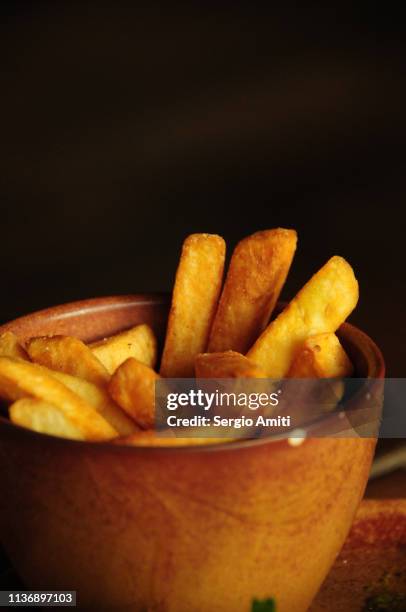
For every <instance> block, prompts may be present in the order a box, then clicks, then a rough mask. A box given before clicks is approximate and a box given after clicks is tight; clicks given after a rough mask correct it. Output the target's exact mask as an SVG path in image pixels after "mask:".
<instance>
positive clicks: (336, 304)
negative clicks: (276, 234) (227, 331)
mask: <svg viewBox="0 0 406 612" xmlns="http://www.w3.org/2000/svg"><path fill="white" fill-rule="evenodd" d="M357 301H358V283H357V280H356V278H355V276H354V272H353V270H352V268H351V266H350V265H349V264H348V263H347V262H346V261H345V259H343V258H342V257H337V256H336V257H332V258H331V259H330V260H329V261H328V262H327V263H326V264H325V265H324V266H323V267H322V268H321V269H320V270H319V271H318V272H317V273H316V274H315V275H314V276H313V277H312V278H311V279H310V280H309V281H308V282H307V283H306V285H305V286H304V287H303V288H302V289H301V290H300V291H299V293H298V294H297V295H296V297H295V298H294V299H293V300H292V301H291V302H290V304H289V305H288V306H287V307H286V308H285V310H284V311H283V312H281V314H280V315H279V316H278V317H277V318H276V319H275V320H274V321H272V322H271V323H270V324H269V325H268V327H267V328H266V329H265V331H264V332H263V333H262V334H261V336H260V337H259V338H258V340H257V341H256V342H255V344H254V346H253V347H252V348H251V349H250V350H249V351H248V353H247V357H248V358H249V359H250V360H251V361H253V362H254V363H257V364H258V365H260V366H261V367H262V368H263V369H264V370H265V372H266V374H267V376H269V377H270V378H282V377H283V376H286V374H287V373H288V370H289V368H290V366H291V363H292V360H293V357H294V354H295V352H296V351H297V349H298V348H299V346H300V344H302V343H303V342H304V341H305V340H306V338H308V337H309V336H314V335H315V334H319V333H327V332H335V331H336V329H337V328H338V327H339V326H340V325H341V323H343V322H344V321H345V319H346V318H347V317H348V315H349V314H350V313H351V311H352V310H353V309H354V308H355V306H356V304H357Z"/></svg>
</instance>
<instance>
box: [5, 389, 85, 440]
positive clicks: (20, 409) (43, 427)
mask: <svg viewBox="0 0 406 612" xmlns="http://www.w3.org/2000/svg"><path fill="white" fill-rule="evenodd" d="M10 420H11V422H12V423H14V424H15V425H20V426H21V427H26V428H27V429H32V430H33V431H37V432H39V433H46V434H49V435H52V436H59V437H60V438H70V439H72V440H85V439H86V438H85V437H84V435H83V432H82V431H81V429H80V427H77V425H76V424H75V423H74V422H73V421H72V420H71V419H69V417H68V415H67V414H66V413H64V412H63V411H62V410H61V409H60V408H57V407H56V406H53V405H52V404H47V403H46V402H43V401H42V400H39V399H34V398H25V399H20V400H18V401H16V402H14V404H13V405H12V406H10Z"/></svg>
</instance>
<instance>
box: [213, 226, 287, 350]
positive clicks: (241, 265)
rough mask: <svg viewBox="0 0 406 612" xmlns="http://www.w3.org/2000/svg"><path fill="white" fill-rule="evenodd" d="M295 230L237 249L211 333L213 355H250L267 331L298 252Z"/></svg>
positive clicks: (254, 238)
mask: <svg viewBox="0 0 406 612" xmlns="http://www.w3.org/2000/svg"><path fill="white" fill-rule="evenodd" d="M296 243H297V234H296V232H295V231H294V230H288V229H282V228H278V229H272V230H266V231H262V232H257V233H255V234H252V235H251V236H248V237H247V238H244V240H242V241H241V242H240V243H239V244H237V246H236V248H235V249H234V252H233V255H232V258H231V262H230V267H229V269H228V272H227V276H226V281H225V284H224V288H223V292H222V294H221V298H220V302H219V306H218V309H217V312H216V316H215V317H214V322H213V326H212V329H211V332H210V339H209V344H208V348H207V351H208V352H209V353H216V352H223V351H228V350H233V351H238V352H240V353H246V352H247V351H248V349H249V348H250V347H251V346H252V345H253V343H254V342H255V340H256V339H257V338H258V336H259V335H260V334H261V333H262V331H263V330H264V328H265V327H266V325H267V323H268V321H269V318H270V316H271V314H272V311H273V309H274V307H275V304H276V302H277V300H278V298H279V295H280V292H281V290H282V287H283V285H284V284H285V280H286V277H287V274H288V272H289V268H290V265H291V263H292V259H293V256H294V253H295V250H296Z"/></svg>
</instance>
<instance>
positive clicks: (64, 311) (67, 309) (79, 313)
mask: <svg viewBox="0 0 406 612" xmlns="http://www.w3.org/2000/svg"><path fill="white" fill-rule="evenodd" d="M169 300H170V296H169V294H146V295H125V296H111V297H101V298H94V299H89V300H82V301H78V302H71V303H69V304H64V305H60V306H55V307H51V308H48V309H45V310H41V311H38V312H35V313H32V314H29V315H26V316H23V317H20V318H18V319H15V320H14V321H11V322H10V323H7V324H5V325H3V326H1V327H0V333H3V332H4V331H7V330H9V331H13V332H14V333H15V334H16V335H17V337H18V338H19V339H20V340H21V341H22V342H24V341H25V340H26V339H28V338H30V337H32V336H38V335H47V334H66V335H72V336H76V337H78V338H80V339H81V340H83V341H85V342H93V341H95V340H99V339H101V338H104V337H106V336H109V335H111V334H115V333H117V332H120V331H123V330H125V329H128V328H130V327H132V326H134V325H137V324H139V323H147V324H149V325H150V326H151V327H152V329H153V330H154V332H155V333H156V335H157V337H158V341H159V343H160V344H161V345H162V341H163V338H164V334H165V329H166V321H167V316H168V310H169ZM283 307H284V304H283V303H280V304H279V305H278V307H277V308H276V309H275V314H278V312H280V311H281V310H282V309H283ZM337 335H338V337H339V338H340V341H341V342H342V344H343V346H344V348H345V350H346V351H347V353H348V355H349V357H350V358H351V360H352V362H353V364H354V366H355V376H356V377H358V378H376V379H383V377H384V374H385V365H384V360H383V357H382V354H381V352H380V350H379V349H378V347H377V346H376V344H375V343H374V342H373V340H371V338H369V336H367V335H366V334H365V333H364V332H362V331H361V330H359V329H358V328H356V327H354V326H353V325H350V324H348V323H344V324H343V325H342V326H341V327H340V329H339V330H338V332H337ZM355 399H356V398H351V400H352V404H353V405H354V400H355ZM0 420H1V421H3V423H4V421H5V419H4V418H1V417H0ZM7 424H8V425H10V422H9V421H8V420H7ZM30 433H33V432H30ZM246 442H249V441H246ZM251 442H252V441H251ZM212 448H213V447H212Z"/></svg>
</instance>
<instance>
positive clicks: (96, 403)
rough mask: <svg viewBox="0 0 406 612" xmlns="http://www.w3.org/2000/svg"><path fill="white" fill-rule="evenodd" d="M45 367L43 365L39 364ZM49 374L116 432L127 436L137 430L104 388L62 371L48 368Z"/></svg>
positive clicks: (136, 426)
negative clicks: (88, 405)
mask: <svg viewBox="0 0 406 612" xmlns="http://www.w3.org/2000/svg"><path fill="white" fill-rule="evenodd" d="M39 367H43V368H44V369H45V366H39ZM47 372H48V373H49V375H50V376H52V377H53V378H56V379H57V380H59V381H60V382H61V383H63V384H64V385H65V386H66V387H68V389H70V390H71V391H73V392H74V393H76V394H77V395H79V397H81V398H82V399H84V400H85V401H86V402H87V403H88V404H90V405H91V406H93V408H95V409H96V410H97V412H98V413H99V414H101V416H102V417H103V418H104V419H106V421H107V422H108V423H110V425H111V426H112V427H114V429H115V430H116V431H117V432H118V434H119V435H120V436H127V435H130V434H132V433H135V432H137V431H139V427H138V425H137V424H136V423H135V421H133V419H131V418H130V417H129V416H128V415H127V414H126V413H125V412H124V410H122V408H120V406H117V404H116V403H115V402H114V401H113V400H112V399H111V397H110V395H109V394H108V393H107V391H106V389H105V388H103V387H99V386H98V385H95V384H94V383H91V382H89V381H88V380H84V378H78V377H77V376H72V375H71V374H65V373H64V372H57V371H55V370H48V369H47Z"/></svg>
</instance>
